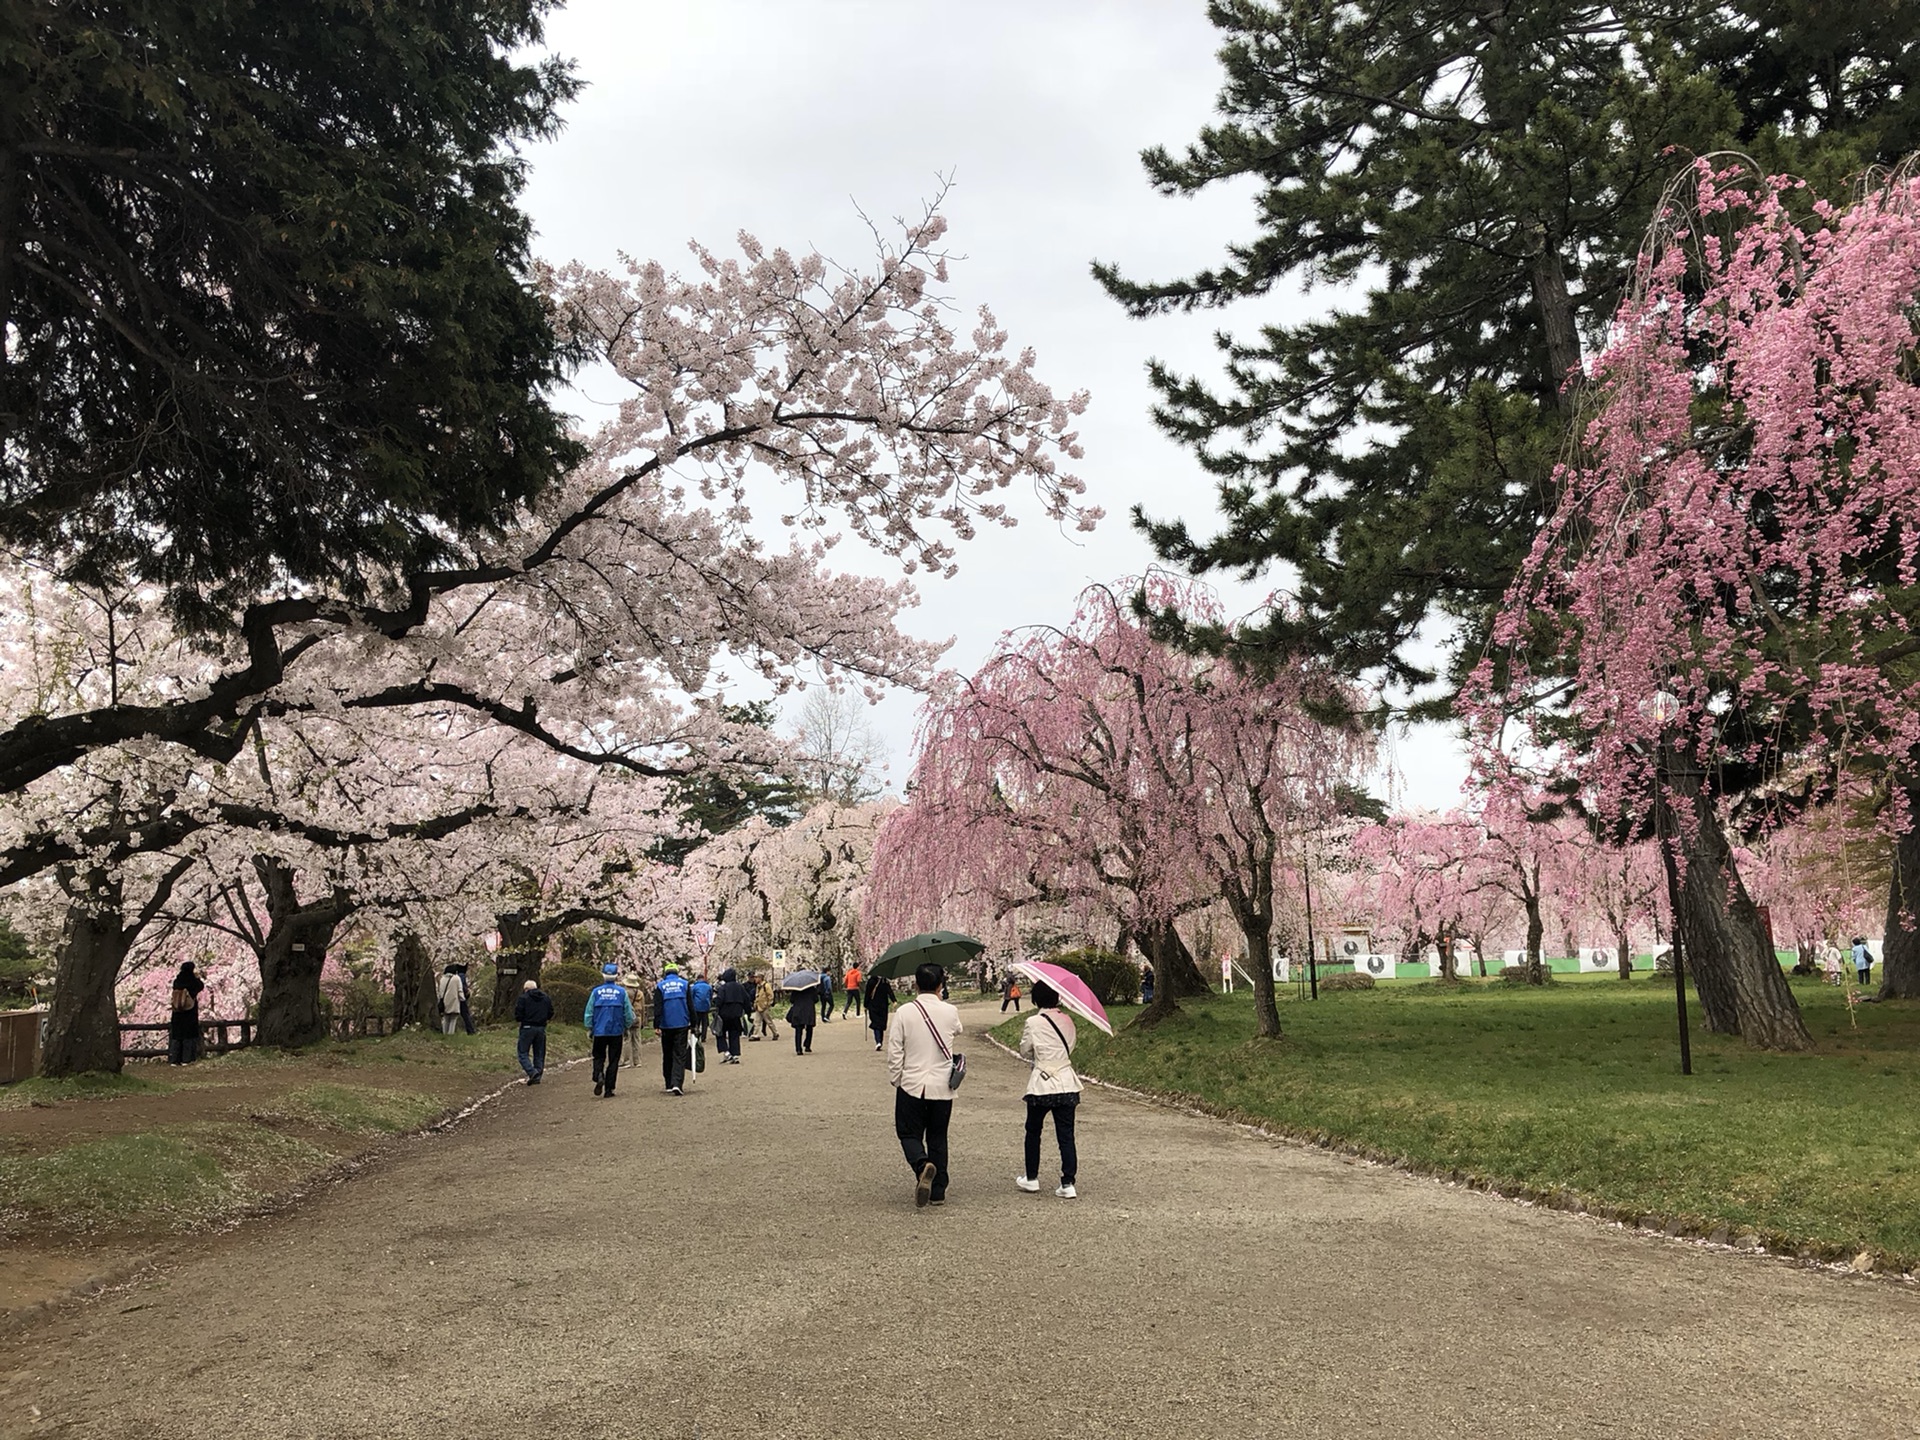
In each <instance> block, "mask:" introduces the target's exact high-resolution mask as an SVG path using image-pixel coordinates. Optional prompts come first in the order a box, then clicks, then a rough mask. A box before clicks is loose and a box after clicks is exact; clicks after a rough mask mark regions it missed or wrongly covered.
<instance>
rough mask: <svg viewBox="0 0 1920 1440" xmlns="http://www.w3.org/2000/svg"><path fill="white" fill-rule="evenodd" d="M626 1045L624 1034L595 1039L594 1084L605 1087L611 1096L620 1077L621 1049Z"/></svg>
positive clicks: (595, 1037) (598, 1036)
mask: <svg viewBox="0 0 1920 1440" xmlns="http://www.w3.org/2000/svg"><path fill="white" fill-rule="evenodd" d="M626 1043H627V1037H626V1034H625V1033H624V1032H622V1033H621V1034H619V1035H596V1036H594V1037H593V1083H594V1084H596V1085H605V1086H606V1087H607V1094H609V1095H611V1094H613V1082H614V1081H615V1080H617V1079H618V1078H619V1076H620V1049H621V1047H622V1046H623V1045H625V1044H626Z"/></svg>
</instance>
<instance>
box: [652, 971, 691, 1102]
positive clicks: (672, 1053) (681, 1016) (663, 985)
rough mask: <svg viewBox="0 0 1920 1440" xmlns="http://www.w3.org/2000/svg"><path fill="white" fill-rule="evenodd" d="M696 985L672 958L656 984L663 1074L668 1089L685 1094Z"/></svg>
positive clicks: (656, 1025) (655, 1008)
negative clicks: (688, 980) (688, 1036)
mask: <svg viewBox="0 0 1920 1440" xmlns="http://www.w3.org/2000/svg"><path fill="white" fill-rule="evenodd" d="M692 989H693V987H692V986H690V985H688V984H687V978H686V976H684V975H682V974H681V973H680V966H679V964H678V963H677V962H676V961H673V960H669V961H667V963H666V966H665V968H664V969H663V970H662V972H661V975H660V978H659V980H658V981H656V982H655V984H654V987H653V1028H654V1029H656V1030H658V1031H659V1032H660V1078H661V1079H663V1080H664V1081H666V1084H667V1093H668V1094H670V1095H684V1094H685V1093H686V1090H685V1088H684V1087H685V1084H686V1079H687V1061H688V1060H689V1059H690V1058H691V1057H690V1056H689V1055H688V1053H687V1032H688V1031H690V1030H691V1029H693V994H692Z"/></svg>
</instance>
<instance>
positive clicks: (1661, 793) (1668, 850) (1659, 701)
mask: <svg viewBox="0 0 1920 1440" xmlns="http://www.w3.org/2000/svg"><path fill="white" fill-rule="evenodd" d="M1645 707H1646V713H1647V715H1648V716H1649V717H1651V718H1652V720H1653V721H1654V723H1655V724H1657V725H1659V727H1660V749H1659V751H1658V753H1657V756H1656V758H1655V761H1654V771H1655V774H1656V776H1657V779H1656V781H1655V790H1654V796H1653V831H1654V835H1655V837H1656V839H1657V842H1658V844H1659V846H1660V860H1661V863H1662V864H1663V865H1664V866H1665V867H1666V871H1667V918H1668V920H1669V921H1670V922H1671V925H1670V927H1669V928H1670V930H1671V934H1670V935H1669V937H1668V938H1669V943H1670V944H1671V945H1672V948H1673V1000H1674V1006H1675V1009H1676V1012H1677V1014H1678V1016H1679V1022H1680V1073H1681V1074H1682V1075H1691V1074H1693V1042H1692V1037H1691V1036H1690V1035H1689V1034H1688V1032H1687V962H1686V956H1685V953H1684V952H1683V950H1682V947H1681V944H1680V867H1679V865H1678V864H1677V863H1676V862H1675V861H1674V858H1673V847H1672V846H1671V845H1669V844H1668V843H1667V842H1668V838H1669V837H1668V835H1667V815H1668V812H1669V811H1670V810H1671V808H1672V807H1671V806H1670V805H1669V804H1668V802H1667V788H1668V787H1667V727H1668V726H1669V725H1671V724H1672V723H1673V722H1674V720H1675V718H1676V717H1677V716H1678V715H1679V714H1680V701H1679V699H1678V697H1676V696H1675V695H1673V694H1672V693H1671V692H1669V691H1666V690H1656V691H1654V692H1653V694H1652V695H1650V696H1648V697H1647V699H1646V701H1645Z"/></svg>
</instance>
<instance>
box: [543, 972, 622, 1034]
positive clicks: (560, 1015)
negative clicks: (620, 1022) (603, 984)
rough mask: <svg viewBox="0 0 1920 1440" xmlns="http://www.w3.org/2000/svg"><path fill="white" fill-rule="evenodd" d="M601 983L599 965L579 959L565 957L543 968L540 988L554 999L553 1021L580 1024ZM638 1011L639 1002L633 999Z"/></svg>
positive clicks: (557, 1023)
mask: <svg viewBox="0 0 1920 1440" xmlns="http://www.w3.org/2000/svg"><path fill="white" fill-rule="evenodd" d="M599 983H600V967H599V966H598V965H588V964H586V963H585V962H584V961H580V960H562V961H561V962H560V963H559V964H558V965H548V966H547V967H545V968H544V969H543V970H541V972H540V988H541V989H542V990H544V991H546V992H547V995H548V997H549V998H550V999H551V1000H552V1001H553V1023H554V1024H556V1025H578V1024H579V1023H580V1017H581V1016H582V1015H584V1014H586V1013H587V996H588V995H589V994H591V993H592V991H593V987H594V986H596V985H598V984H599ZM634 1008H635V1010H636V1011H637V1010H638V1009H639V1008H640V1002H639V1001H637V1000H636V1001H635V1002H634Z"/></svg>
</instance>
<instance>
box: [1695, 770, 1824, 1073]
mask: <svg viewBox="0 0 1920 1440" xmlns="http://www.w3.org/2000/svg"><path fill="white" fill-rule="evenodd" d="M1669 776H1670V779H1671V782H1672V784H1673V788H1674V794H1675V797H1676V800H1677V803H1679V804H1681V805H1684V806H1687V807H1689V809H1690V812H1691V813H1690V823H1689V824H1687V825H1684V826H1682V827H1681V828H1680V831H1679V833H1680V834H1681V835H1682V836H1683V837H1684V838H1683V840H1682V841H1681V844H1682V846H1683V847H1684V849H1685V851H1686V872H1685V874H1684V875H1683V876H1682V877H1681V879H1680V913H1679V914H1678V915H1677V916H1676V917H1675V921H1676V925H1675V928H1676V929H1677V930H1678V931H1679V937H1680V948H1681V954H1682V955H1683V956H1684V957H1685V964H1686V967H1687V971H1688V973H1689V974H1690V975H1691V976H1692V978H1693V983H1694V989H1695V991H1696V992H1697V993H1698V994H1699V996H1700V1008H1701V1009H1702V1010H1703V1011H1704V1012H1705V1013H1706V1017H1707V1028H1708V1029H1709V1030H1715V1031H1718V1032H1719V1033H1721V1034H1723V1035H1739V1036H1741V1037H1742V1038H1744V1039H1745V1040H1746V1042H1747V1043H1748V1044H1749V1045H1752V1046H1754V1047H1755V1048H1757V1049H1761V1050H1810V1049H1812V1048H1813V1037H1812V1036H1811V1035H1810V1034H1808V1033H1807V1026H1806V1021H1804V1020H1803V1019H1802V1018H1801V1016H1800V1004H1799V1002H1798V1001H1796V1000H1795V999H1794V998H1793V990H1792V988H1791V987H1790V986H1789V985H1788V984H1787V977H1786V975H1785V974H1783V973H1782V972H1781V969H1780V962H1779V960H1778V959H1777V958H1776V957H1775V956H1774V953H1773V947H1772V945H1771V944H1770V943H1769V942H1768V940H1767V928H1766V925H1765V923H1764V922H1762V920H1761V918H1760V910H1759V907H1757V906H1756V905H1755V904H1754V903H1753V899H1752V897H1751V896H1749V895H1748V894H1747V887H1746V886H1745V885H1744V884H1743V883H1741V880H1740V872H1739V869H1738V867H1737V866H1736V865H1735V864H1734V859H1733V850H1732V848H1731V847H1730V846H1729V845H1728V844H1727V836H1726V831H1725V830H1723V829H1722V828H1721V825H1720V817H1719V816H1718V815H1716V814H1715V813H1714V809H1713V802H1712V801H1711V800H1710V799H1709V798H1708V797H1707V796H1705V795H1704V794H1702V793H1701V790H1700V787H1699V783H1698V779H1697V775H1696V773H1695V772H1694V771H1692V770H1691V768H1690V767H1686V766H1684V765H1680V766H1675V767H1671V768H1670V770H1669Z"/></svg>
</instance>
